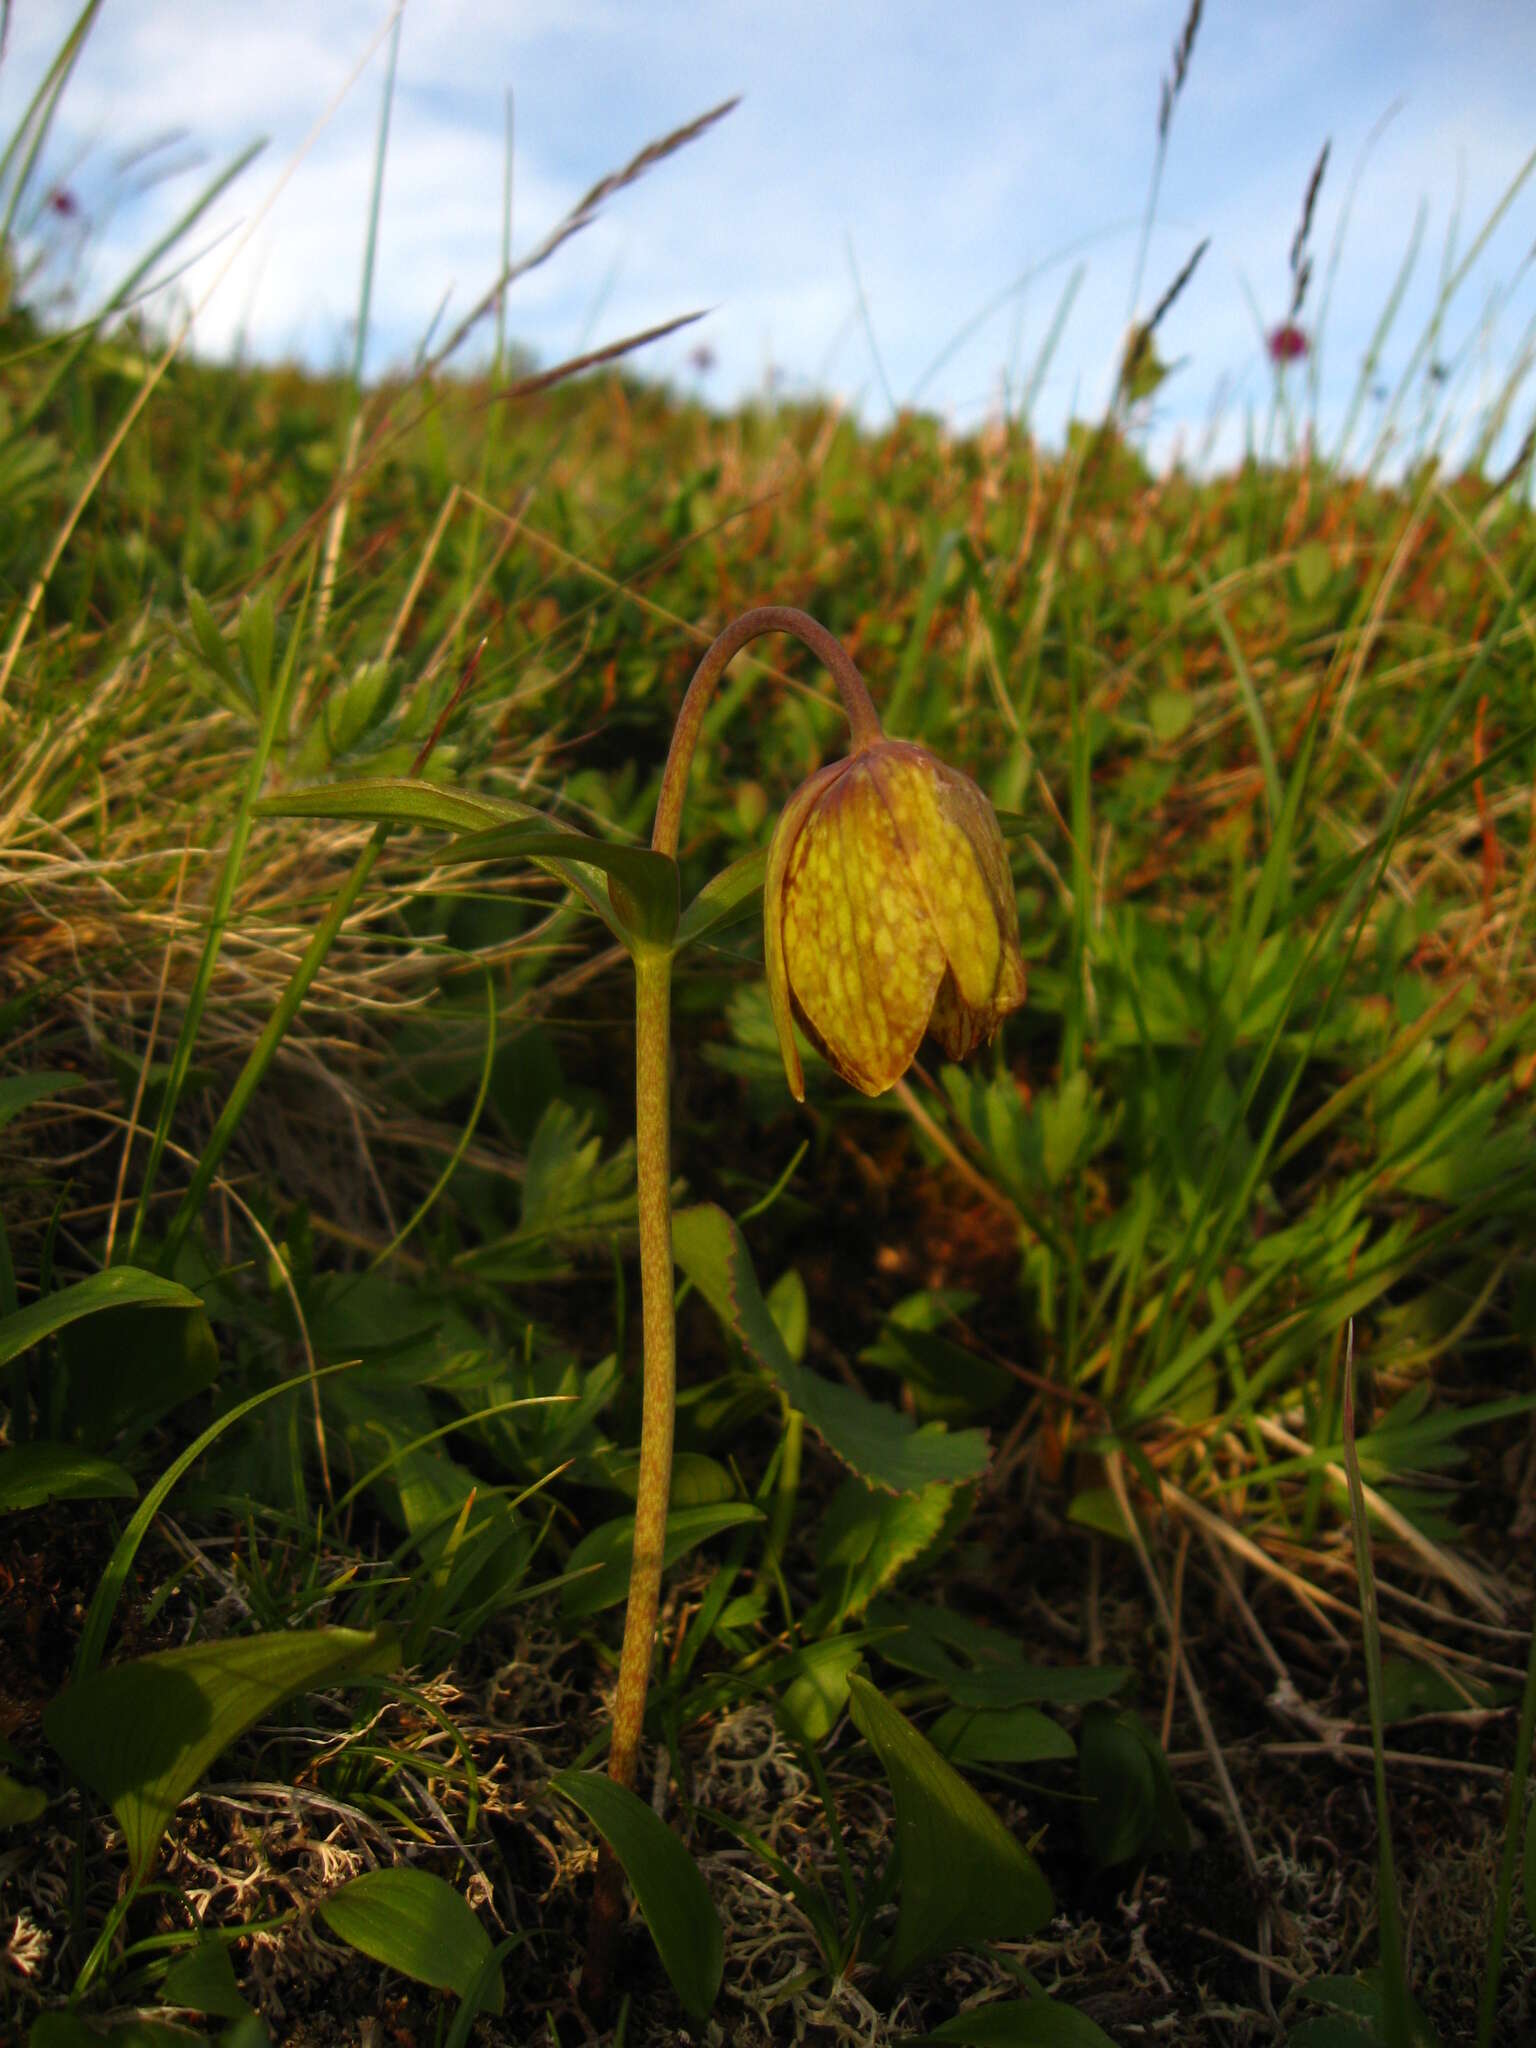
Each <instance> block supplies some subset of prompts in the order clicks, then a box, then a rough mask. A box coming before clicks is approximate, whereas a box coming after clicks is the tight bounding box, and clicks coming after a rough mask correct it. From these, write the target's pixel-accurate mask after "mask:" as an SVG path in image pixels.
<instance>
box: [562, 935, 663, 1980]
mask: <svg viewBox="0 0 1536 2048" xmlns="http://www.w3.org/2000/svg"><path fill="white" fill-rule="evenodd" d="M671 1007H672V955H671V953H670V951H668V950H666V949H664V948H660V947H653V948H648V949H646V950H643V951H640V952H637V953H636V955H635V1175H636V1182H637V1188H638V1197H639V1228H640V1327H641V1333H642V1337H643V1342H644V1359H645V1363H644V1373H643V1378H642V1382H641V1413H640V1470H639V1474H638V1478H637V1484H636V1491H635V1551H634V1562H633V1563H632V1564H631V1566H630V1572H629V1604H628V1606H627V1607H626V1609H625V1611H624V1643H623V1647H622V1649H621V1650H620V1652H619V1682H618V1686H617V1688H616V1690H615V1692H614V1696H613V1735H612V1739H611V1742H610V1745H609V1750H608V1775H609V1777H610V1778H612V1779H613V1780H614V1782H615V1783H616V1784H619V1785H623V1786H625V1787H626V1788H628V1787H632V1786H633V1784H634V1779H635V1765H636V1762H637V1760H638V1757H639V1753H640V1732H641V1729H642V1727H643V1726H644V1722H645V1695H646V1691H647V1688H648V1686H649V1684H650V1676H651V1650H652V1644H653V1640H654V1637H655V1634H656V1609H657V1606H658V1603H659V1601H660V1596H661V1566H662V1555H663V1550H664V1546H665V1543H666V1534H667V1500H668V1496H669V1495H670V1493H671V1490H672V1423H673V1415H674V1412H675V1409H676V1384H677V1369H676V1364H677V1325H676V1320H675V1317H674V1314H673V1291H672V1290H673V1280H672V1197H671V1185H672V1166H671V1129H670V1126H671V1102H670V1090H669V1087H668V1077H667V1062H668V1049H669V1041H670V1037H671ZM621 1905H622V1882H621V1878H620V1872H619V1865H618V1862H617V1859H616V1858H615V1857H614V1854H613V1851H612V1850H611V1849H609V1848H608V1847H607V1845H606V1844H605V1845H604V1847H603V1849H602V1851H601V1853H600V1855H599V1857H598V1865H597V1887H596V1890H595V1892H594V1894H593V1898H592V1915H591V1919H590V1921H589V1923H588V1928H587V1961H586V1973H585V1976H584V1978H583V1984H582V1991H583V1996H584V1999H585V2001H586V2003H587V2005H588V2007H589V2009H591V2008H596V2007H599V2006H601V2005H602V2004H603V2002H604V2000H605V1999H606V1997H607V1994H608V1986H609V1983H610V1981H611V1979H612V1975H613V1955H614V1946H615V1943H616V1940H617V1937H618V1928H619V1913H620V1907H621Z"/></svg>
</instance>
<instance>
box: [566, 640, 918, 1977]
mask: <svg viewBox="0 0 1536 2048" xmlns="http://www.w3.org/2000/svg"><path fill="white" fill-rule="evenodd" d="M764 633H789V634H792V635H793V636H794V638H795V639H797V640H801V641H803V642H804V643H805V645H806V646H807V647H809V648H810V650H811V652H812V653H813V654H815V655H816V656H817V657H818V658H819V659H820V660H821V661H822V662H824V663H825V664H826V667H827V669H828V670H829V671H830V673H831V675H832V679H833V681H834V682H835V683H836V684H837V688H838V694H839V695H840V696H841V698H842V700H843V708H844V710H845V711H846V712H847V714H848V723H849V726H850V728H851V729H852V736H853V749H854V751H855V752H858V751H859V749H861V748H863V747H869V746H873V745H875V743H876V742H877V741H878V740H880V739H881V738H882V736H883V735H882V732H881V726H880V717H879V713H878V712H877V711H876V710H875V707H874V703H873V701H872V699H871V697H870V694H869V691H868V690H867V689H866V688H865V685H864V679H863V677H862V676H861V675H860V674H859V671H858V669H857V668H856V667H855V666H854V664H853V661H852V660H851V659H850V657H849V655H848V654H847V652H846V651H845V649H844V648H843V647H842V646H841V645H840V643H839V642H838V641H837V640H835V639H834V638H833V636H832V635H831V634H830V633H829V632H828V631H827V629H826V627H825V626H822V625H818V624H817V622H816V620H815V619H813V618H811V617H810V616H809V615H808V614H807V613H805V612H802V611H796V610H795V609H794V608H793V607H792V606H790V605H759V606H758V607H757V608H756V609H755V610H753V611H749V612H743V613H742V615H741V617H740V618H739V619H736V620H733V622H732V623H731V624H730V625H729V626H727V627H726V628H725V631H724V632H723V633H721V634H719V635H718V636H717V637H716V638H715V640H713V641H712V642H711V644H710V646H709V647H708V649H707V650H706V652H705V654H704V658H703V660H702V661H701V662H700V663H699V665H698V667H697V669H695V671H694V674H693V680H692V681H691V682H690V683H689V685H688V692H687V695H686V696H685V697H684V698H683V702H682V708H681V709H680V710H679V712H678V715H677V724H676V725H675V726H674V728H673V731H672V745H671V748H670V750H669V751H668V754H667V765H666V768H665V770H664V771H663V773H662V778H661V792H660V795H659V796H658V798H657V803H656V823H655V827H654V829H653V830H652V833H651V845H652V847H653V848H654V850H655V851H656V852H658V853H667V854H672V855H674V856H675V855H676V853H677V841H678V833H679V830H680V828H681V825H682V816H683V798H684V796H685V795H686V793H687V788H688V770H689V768H690V767H691V766H692V763H693V753H694V748H695V747H696V746H697V744H698V738H699V732H700V729H701V727H702V725H703V722H704V713H705V711H706V710H707V709H708V705H709V700H710V697H711V696H712V695H713V694H714V690H715V686H716V685H717V684H718V682H719V681H720V678H721V676H723V675H724V673H725V671H726V668H727V666H728V664H729V663H730V661H731V658H732V656H733V655H736V654H738V653H739V652H740V651H741V649H742V648H743V647H745V646H746V644H747V642H748V641H749V640H756V639H758V638H760V637H761V635H763V634H764ZM671 1003H672V954H671V950H670V949H669V948H665V947H655V946H650V947H642V948H639V949H637V951H636V953H635V1172H636V1180H637V1184H638V1195H639V1227H640V1325H641V1331H642V1335H643V1338H644V1349H645V1363H644V1373H643V1378H642V1385H641V1418H640V1470H639V1474H638V1477H637V1483H636V1491H635V1550H634V1561H633V1563H632V1564H631V1566H630V1575H629V1604H628V1606H627V1608H626V1609H625V1614H624V1642H623V1647H622V1648H621V1650H620V1652H619V1679H618V1685H617V1687H616V1689H615V1691H614V1696H613V1735H612V1739H611V1742H610V1745H609V1750H608V1775H609V1777H610V1778H612V1779H613V1780H614V1782H615V1783H616V1784H619V1785H623V1786H625V1787H626V1788H631V1787H632V1786H633V1784H634V1778H635V1766H636V1763H637V1761H638V1758H639V1752H640V1736H641V1731H642V1729H643V1727H644V1725H645V1696H646V1691H647V1689H648V1687H649V1684H650V1675H651V1655H652V1650H653V1647H654V1641H655V1635H656V1610H657V1607H658V1605H659V1602H660V1597H661V1569H662V1558H663V1554H664V1548H665V1543H666V1533H667V1502H668V1498H669V1496H670V1494H671V1491H672V1425H673V1417H674V1413H675V1409H676V1380H677V1371H676V1357H677V1325H676V1320H675V1317H674V1313H673V1298H674V1297H673V1273H672V1196H671V1187H672V1167H671V1105H670V1097H669V1091H668V1077H667V1062H668V1050H669V1043H670V1037H671ZM796 1449H797V1450H798V1437H797V1438H796ZM787 1483H788V1484H789V1485H790V1486H791V1487H792V1485H793V1480H792V1478H790V1479H788V1480H787ZM622 1904H623V1887H622V1880H621V1876H620V1871H619V1865H618V1862H617V1860H616V1858H615V1857H614V1854H613V1851H612V1850H611V1849H610V1848H608V1847H607V1845H606V1844H605V1845H604V1846H603V1848H602V1850H601V1851H600V1852H599V1856H598V1864H597V1883H596V1888H595V1890H594V1892H593V1897H592V1914H591V1919H590V1920H589V1922H588V1925H587V1958H586V1969H585V1972H584V1974H583V1977H582V1999H583V2002H584V2003H585V2005H586V2006H587V2008H588V2010H589V2011H593V2010H597V2009H599V2008H600V2007H601V2006H602V2005H603V2004H604V2003H605V2001H606V1999H607V1996H608V1992H609V1989H610V1987H611V1985H612V1981H613V1969H614V1958H615V1950H616V1946H617V1942H618V1932H619V1915H620V1911H621V1907H622Z"/></svg>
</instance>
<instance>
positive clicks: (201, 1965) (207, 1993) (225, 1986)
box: [160, 1937, 251, 2020]
mask: <svg viewBox="0 0 1536 2048" xmlns="http://www.w3.org/2000/svg"><path fill="white" fill-rule="evenodd" d="M160 1997H161V2000H162V2001H163V2003H164V2004H166V2005H182V2006H185V2007H186V2009H187V2010H188V2012H208V2013H212V2014H213V2016H214V2018H215V2019H221V2020H243V2019H244V2018H245V2017H246V2015H247V2014H248V2013H249V2011H250V2009H251V2008H250V2007H249V2006H248V2005H247V2004H246V2002H245V2000H244V1998H242V1997H241V1995H240V1986H239V1985H238V1984H237V1983H236V1981H235V1966H234V1964H233V1963H232V1962H231V1961H230V1960H229V1948H228V1946H227V1944H226V1943H224V1942H222V1941H217V1940H214V1939H213V1938H211V1937H210V1938H209V1939H207V1940H204V1941H200V1942H198V1944H197V1946H196V1947H195V1948H189V1949H188V1950H187V1952H186V1954H185V1955H183V1956H178V1958H177V1959H176V1961H175V1962H174V1963H172V1965H171V1967H170V1968H169V1969H168V1970H167V1971H166V1973H165V1982H164V1983H163V1984H162V1985H161V1987H160Z"/></svg>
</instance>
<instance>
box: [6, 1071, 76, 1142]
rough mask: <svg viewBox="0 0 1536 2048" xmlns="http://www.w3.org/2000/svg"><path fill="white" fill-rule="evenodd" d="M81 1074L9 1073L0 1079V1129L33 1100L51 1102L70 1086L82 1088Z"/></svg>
mask: <svg viewBox="0 0 1536 2048" xmlns="http://www.w3.org/2000/svg"><path fill="white" fill-rule="evenodd" d="M84 1086H85V1076H84V1075H83V1074H56V1073H42V1074H11V1075H9V1076H8V1077H7V1078H6V1079H5V1080H3V1081H0V1131H3V1130H4V1129H5V1127H6V1125H7V1124H8V1123H9V1122H10V1121H11V1118H12V1117H14V1116H20V1115H21V1112H22V1111H23V1110H24V1109H30V1108H31V1107H32V1105H33V1103H34V1102H51V1101H52V1099H53V1098H54V1096H55V1095H63V1094H65V1093H66V1091H67V1090H69V1089H71V1088H83V1087H84Z"/></svg>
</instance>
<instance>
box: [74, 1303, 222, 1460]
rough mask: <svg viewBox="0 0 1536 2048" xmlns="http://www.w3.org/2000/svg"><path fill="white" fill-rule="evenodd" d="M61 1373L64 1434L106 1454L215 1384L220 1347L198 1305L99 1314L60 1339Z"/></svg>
mask: <svg viewBox="0 0 1536 2048" xmlns="http://www.w3.org/2000/svg"><path fill="white" fill-rule="evenodd" d="M59 1356H60V1359H61V1361H62V1363H63V1365H64V1369H65V1374H66V1387H67V1394H66V1399H65V1404H64V1416H63V1431H64V1434H66V1435H69V1436H74V1437H79V1438H80V1439H81V1441H82V1442H84V1443H86V1444H88V1445H89V1446H90V1447H91V1449H92V1450H106V1449H107V1448H108V1447H109V1446H110V1445H111V1444H112V1442H113V1441H114V1439H115V1438H116V1437H117V1436H118V1434H119V1433H120V1432H121V1431H122V1430H124V1429H130V1428H132V1429H143V1428H144V1427H146V1426H147V1425H148V1424H149V1423H151V1422H155V1421H158V1420H159V1418H160V1417H161V1416H162V1415H166V1414H169V1412H170V1411H171V1409H173V1408H178V1407H180V1405H181V1403H182V1402H183V1401H187V1400H190V1399H191V1397H192V1396H193V1395H194V1394H200V1393H202V1391H203V1390H204V1388H205V1387H209V1386H211V1385H212V1384H213V1382H214V1380H215V1379H217V1377H218V1372H219V1343H218V1339H217V1338H216V1337H215V1336H214V1334H213V1325H212V1324H211V1323H210V1322H209V1320H208V1317H207V1315H206V1313H205V1312H204V1311H203V1309H202V1307H201V1305H199V1306H198V1307H197V1308H196V1309H194V1310H193V1311H192V1312H191V1314H188V1313H187V1312H186V1311H185V1310H184V1309H181V1308H179V1307H178V1308H169V1309H166V1308H118V1307H115V1306H114V1307H111V1308H106V1309H103V1310H102V1312H101V1313H100V1314H99V1315H94V1316H87V1317H85V1318H83V1319H82V1320H81V1321H80V1322H77V1323H72V1324H71V1325H70V1327H69V1328H68V1329H67V1330H64V1331H62V1332H61V1333H60V1336H59Z"/></svg>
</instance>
